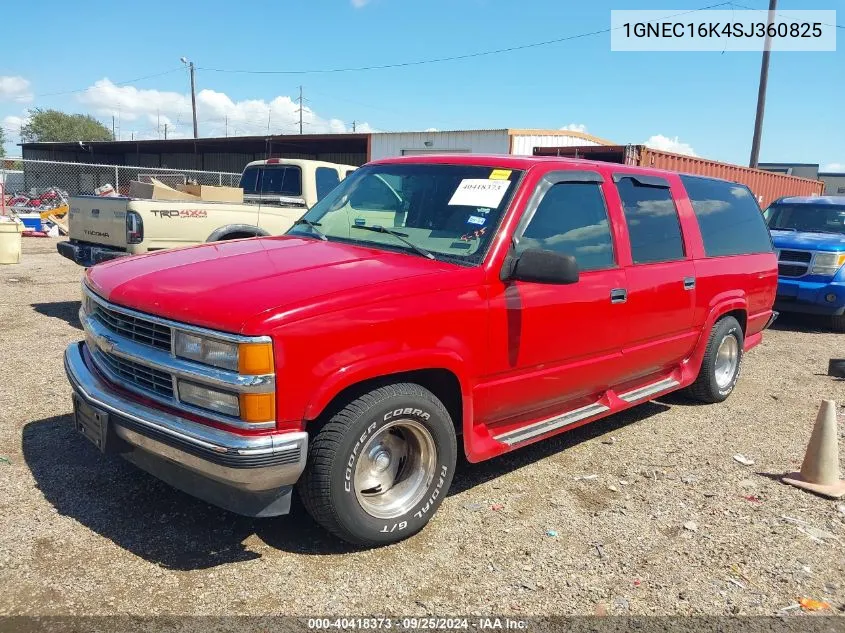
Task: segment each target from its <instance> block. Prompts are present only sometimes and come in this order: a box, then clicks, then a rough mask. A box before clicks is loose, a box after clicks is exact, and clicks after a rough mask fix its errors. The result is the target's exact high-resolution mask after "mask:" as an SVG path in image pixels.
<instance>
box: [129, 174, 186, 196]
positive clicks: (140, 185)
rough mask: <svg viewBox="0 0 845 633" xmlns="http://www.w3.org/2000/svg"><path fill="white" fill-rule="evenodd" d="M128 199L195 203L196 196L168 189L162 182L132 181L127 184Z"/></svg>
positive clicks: (171, 188)
mask: <svg viewBox="0 0 845 633" xmlns="http://www.w3.org/2000/svg"><path fill="white" fill-rule="evenodd" d="M129 197H130V198H142V199H144V200H187V201H197V200H199V197H198V196H194V195H191V194H190V193H185V192H184V191H179V190H178V189H174V188H173V187H168V186H167V185H165V184H164V183H163V182H159V181H158V180H155V179H153V182H151V183H148V182H138V181H137V180H133V181H132V182H130V183H129Z"/></svg>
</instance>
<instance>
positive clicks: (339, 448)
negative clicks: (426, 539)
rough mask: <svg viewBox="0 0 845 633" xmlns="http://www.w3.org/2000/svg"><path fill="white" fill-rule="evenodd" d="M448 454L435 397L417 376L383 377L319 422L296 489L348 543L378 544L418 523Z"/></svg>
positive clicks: (453, 448)
mask: <svg viewBox="0 0 845 633" xmlns="http://www.w3.org/2000/svg"><path fill="white" fill-rule="evenodd" d="M456 460H457V440H456V438H455V428H454V425H453V423H452V419H451V417H450V416H449V413H448V411H447V410H446V408H445V407H444V406H443V404H442V403H441V402H440V400H438V399H437V397H436V396H435V395H434V394H433V393H431V392H430V391H429V390H428V389H425V388H424V387H422V386H420V385H417V384H412V383H397V384H393V385H387V386H384V387H380V388H378V389H374V390H373V391H371V392H369V393H367V394H365V395H363V396H361V397H359V398H357V399H355V400H353V401H352V402H350V403H349V404H347V405H346V406H345V407H344V408H343V409H342V410H341V411H339V412H338V413H336V414H335V415H333V416H332V417H331V419H330V420H329V421H328V422H327V423H326V424H325V426H323V427H322V429H320V431H319V433H317V435H316V437H315V438H314V439H313V441H312V442H311V446H310V448H309V451H308V464H307V466H306V469H305V473H304V474H303V477H302V479H301V480H300V482H299V493H300V496H301V498H302V501H303V504H304V505H305V508H306V509H307V510H308V512H309V514H311V516H312V517H314V520H315V521H317V523H319V524H320V525H321V526H323V527H324V528H325V529H327V530H328V531H329V532H331V533H333V534H335V535H336V536H339V537H340V538H342V539H344V540H346V541H348V542H350V543H353V544H355V545H363V546H377V545H386V544H389V543H395V542H397V541H401V540H402V539H405V538H408V537H409V536H411V535H413V534H415V533H417V532H419V531H420V530H421V529H422V528H423V527H425V525H426V524H427V523H428V521H429V520H430V519H431V517H432V515H433V514H434V512H435V511H436V510H437V508H438V507H439V506H440V503H441V502H442V501H443V498H444V497H445V496H446V492H447V491H448V490H449V486H450V485H451V483H452V476H453V474H454V470H455V462H456Z"/></svg>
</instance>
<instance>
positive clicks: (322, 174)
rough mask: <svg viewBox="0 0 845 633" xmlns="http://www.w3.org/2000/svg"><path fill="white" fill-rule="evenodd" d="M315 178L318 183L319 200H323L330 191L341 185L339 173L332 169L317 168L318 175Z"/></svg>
mask: <svg viewBox="0 0 845 633" xmlns="http://www.w3.org/2000/svg"><path fill="white" fill-rule="evenodd" d="M314 178H315V179H316V181H317V200H320V199H321V198H323V196H325V195H326V194H327V193H328V192H329V191H331V190H332V189H334V188H335V187H337V186H338V185H339V184H340V178H339V177H338V175H337V171H336V170H334V169H332V168H331V167H317V173H316V174H315V176H314Z"/></svg>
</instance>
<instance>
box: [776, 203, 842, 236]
mask: <svg viewBox="0 0 845 633" xmlns="http://www.w3.org/2000/svg"><path fill="white" fill-rule="evenodd" d="M766 221H767V222H768V224H769V229H773V230H778V229H780V230H787V231H803V232H808V233H812V232H816V233H841V234H845V204H841V205H840V204H773V205H772V206H770V207H769V208H768V209H767V210H766Z"/></svg>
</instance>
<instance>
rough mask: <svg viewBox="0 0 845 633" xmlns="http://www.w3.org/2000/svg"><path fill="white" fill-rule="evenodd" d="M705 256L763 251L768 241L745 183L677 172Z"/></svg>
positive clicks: (753, 200) (763, 225) (769, 246)
mask: <svg viewBox="0 0 845 633" xmlns="http://www.w3.org/2000/svg"><path fill="white" fill-rule="evenodd" d="M681 181H682V182H683V183H684V188H685V189H686V190H687V195H688V196H689V199H690V202H692V208H693V211H695V217H696V218H698V226H699V228H700V229H701V237H702V239H703V240H704V252H705V253H706V254H707V256H708V257H719V256H721V255H743V254H746V253H766V252H769V251H771V250H772V242H771V239H770V238H769V232H768V231H767V230H766V223H765V221H764V220H763V214H762V213H761V212H760V207H759V206H758V204H757V201H756V200H755V199H754V194H752V193H751V191H749V189H748V187H746V186H745V185H737V184H735V183H730V182H725V181H723V180H713V179H712V178H697V177H695V176H681Z"/></svg>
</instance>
